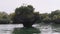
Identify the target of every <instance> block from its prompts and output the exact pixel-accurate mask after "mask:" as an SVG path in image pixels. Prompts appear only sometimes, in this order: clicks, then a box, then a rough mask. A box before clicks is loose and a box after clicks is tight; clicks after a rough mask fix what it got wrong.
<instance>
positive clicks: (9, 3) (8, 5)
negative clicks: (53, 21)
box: [0, 0, 60, 13]
mask: <svg viewBox="0 0 60 34" xmlns="http://www.w3.org/2000/svg"><path fill="white" fill-rule="evenodd" d="M23 3H24V4H25V5H29V4H31V5H33V6H34V8H35V10H36V11H39V12H40V13H50V12H51V11H54V10H57V9H60V0H0V11H5V12H7V13H12V12H14V10H15V8H16V7H19V6H21V5H23Z"/></svg>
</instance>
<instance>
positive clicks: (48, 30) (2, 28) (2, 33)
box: [0, 24, 60, 34]
mask: <svg viewBox="0 0 60 34" xmlns="http://www.w3.org/2000/svg"><path fill="white" fill-rule="evenodd" d="M22 27H23V25H22V24H7V25H1V24H0V34H12V32H13V30H14V28H22ZM33 27H35V28H39V29H40V31H41V33H33V34H60V32H56V31H57V30H59V29H58V28H56V29H54V28H53V29H52V27H51V25H49V26H45V25H41V26H39V25H38V24H35V25H33ZM18 30H19V29H18ZM20 30H21V31H22V30H24V29H20ZM29 30H30V29H29ZM24 31H25V30H24ZM53 31H55V32H53ZM59 31H60V30H59ZM26 33H27V32H26ZM29 34H32V33H30V32H29Z"/></svg>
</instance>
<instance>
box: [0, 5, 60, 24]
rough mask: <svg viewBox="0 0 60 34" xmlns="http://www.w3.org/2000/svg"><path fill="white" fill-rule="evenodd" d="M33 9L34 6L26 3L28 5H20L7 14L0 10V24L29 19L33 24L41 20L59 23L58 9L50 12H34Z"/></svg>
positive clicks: (59, 13) (59, 14) (16, 22)
mask: <svg viewBox="0 0 60 34" xmlns="http://www.w3.org/2000/svg"><path fill="white" fill-rule="evenodd" d="M34 9H35V8H33V6H32V5H28V6H21V7H19V8H16V9H15V12H14V13H11V14H7V13H6V12H0V24H19V23H21V22H25V23H26V22H27V21H29V20H30V22H32V23H33V24H34V23H41V22H44V23H45V24H50V23H53V24H60V10H55V11H52V12H51V13H42V14H41V13H39V12H35V11H34ZM40 12H41V11H40ZM16 16H19V17H17V19H16V18H14V17H16ZM25 16H26V17H25ZM33 16H34V17H33ZM31 17H32V18H31ZM34 20H35V21H36V22H35V21H34ZM19 21H20V22H19ZM28 25H29V24H28Z"/></svg>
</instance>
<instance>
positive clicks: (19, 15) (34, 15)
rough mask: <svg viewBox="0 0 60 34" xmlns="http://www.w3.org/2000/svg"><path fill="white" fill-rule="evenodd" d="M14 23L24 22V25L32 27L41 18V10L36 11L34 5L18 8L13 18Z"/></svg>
mask: <svg viewBox="0 0 60 34" xmlns="http://www.w3.org/2000/svg"><path fill="white" fill-rule="evenodd" d="M12 20H13V24H19V23H22V24H23V26H24V27H26V28H29V27H32V25H33V24H34V23H36V22H37V21H38V20H40V16H39V12H34V8H33V6H32V5H27V6H21V7H19V8H16V10H15V15H14V17H13V18H12Z"/></svg>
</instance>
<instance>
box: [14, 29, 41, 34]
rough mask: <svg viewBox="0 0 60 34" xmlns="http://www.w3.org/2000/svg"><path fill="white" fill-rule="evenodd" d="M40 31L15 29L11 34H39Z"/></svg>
mask: <svg viewBox="0 0 60 34" xmlns="http://www.w3.org/2000/svg"><path fill="white" fill-rule="evenodd" d="M39 33H40V30H38V29H36V28H15V29H14V31H13V34H39Z"/></svg>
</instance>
